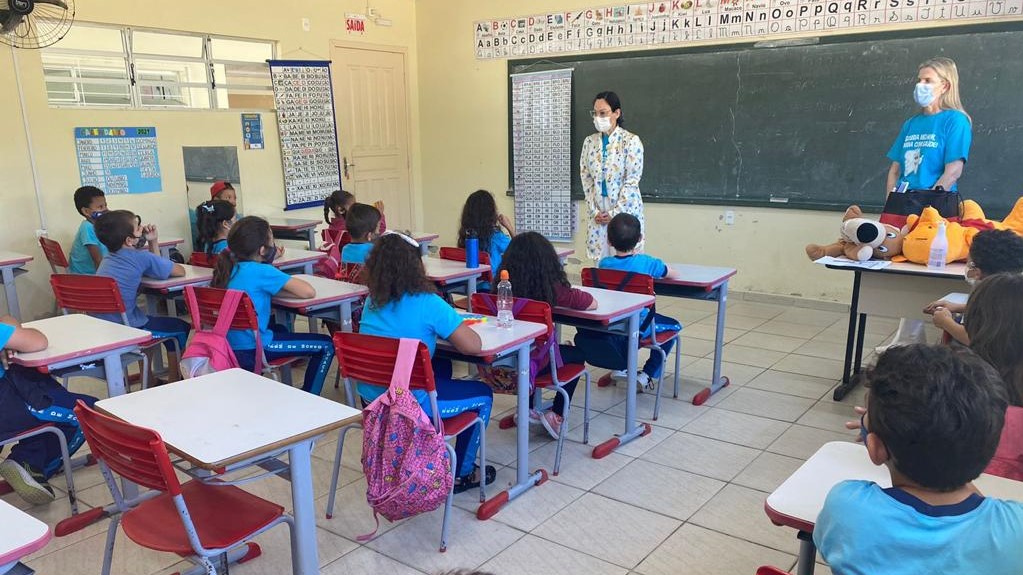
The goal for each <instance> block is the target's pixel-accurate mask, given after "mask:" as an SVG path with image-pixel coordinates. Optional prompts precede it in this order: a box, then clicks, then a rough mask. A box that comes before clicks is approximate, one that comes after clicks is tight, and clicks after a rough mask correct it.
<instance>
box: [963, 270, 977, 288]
mask: <svg viewBox="0 0 1023 575" xmlns="http://www.w3.org/2000/svg"><path fill="white" fill-rule="evenodd" d="M963 279H965V280H966V284H967V285H969V286H970V287H971V288H972V287H973V286H975V285H977V281H978V280H977V278H974V277H970V272H966V273H965V274H963Z"/></svg>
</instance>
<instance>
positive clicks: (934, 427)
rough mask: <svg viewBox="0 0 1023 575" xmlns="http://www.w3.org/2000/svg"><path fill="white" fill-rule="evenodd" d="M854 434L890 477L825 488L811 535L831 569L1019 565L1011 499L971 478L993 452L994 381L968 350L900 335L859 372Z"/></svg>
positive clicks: (1022, 541) (1022, 521) (1021, 536)
mask: <svg viewBox="0 0 1023 575" xmlns="http://www.w3.org/2000/svg"><path fill="white" fill-rule="evenodd" d="M867 382H868V386H869V387H870V391H869V393H868V396H867V413H866V414H865V415H864V417H863V419H862V420H861V421H862V425H863V428H862V431H861V433H862V435H864V436H865V437H866V439H865V443H866V448H867V453H869V455H870V460H871V461H873V462H874V464H876V465H885V466H886V467H888V471H889V473H890V474H891V478H892V487H890V488H887V489H885V488H882V487H881V486H879V485H878V484H876V483H873V482H871V481H843V482H841V483H839V484H837V485H835V487H833V488H832V489H831V492H830V493H829V494H828V497H827V499H826V500H825V502H824V507H823V509H822V510H821V513H820V515H819V516H818V518H817V523H816V525H815V527H814V531H813V540H814V543H815V544H816V545H817V548H818V549H820V552H821V555H823V556H824V559H825V560H827V562H828V563H829V564H830V566H831V570H832V571H833V572H834V573H836V575H850V574H860V573H885V574H886V575H901V574H903V573H905V574H910V573H914V574H915V573H983V574H984V575H1010V574H1015V575H1018V574H1019V573H1023V551H1021V550H1023V503H1019V502H1015V501H1002V500H999V499H994V498H991V497H984V496H983V494H981V493H980V492H979V491H978V490H977V488H976V487H974V485H973V483H972V481H973V480H974V479H976V478H977V476H979V475H980V474H981V472H982V471H983V470H984V468H985V467H986V466H987V464H988V462H989V461H990V460H991V457H992V456H993V455H994V453H995V449H996V447H997V446H998V441H999V438H1000V436H1001V431H1002V425H1003V422H1004V419H1005V410H1006V407H1007V405H1008V401H1007V400H1006V391H1005V384H1004V383H1003V382H1002V379H1001V377H999V375H998V372H996V371H995V370H994V368H992V367H991V366H990V365H988V364H987V363H985V362H984V361H983V360H981V359H980V358H979V357H977V356H976V355H974V354H973V353H972V352H969V351H961V352H960V351H956V350H954V349H952V348H950V347H948V346H926V345H908V346H904V347H893V348H891V349H889V350H888V351H886V352H885V353H884V354H883V355H882V356H881V357H880V358H879V359H878V362H877V365H876V367H874V369H873V370H872V371H871V372H869V374H868V376H867Z"/></svg>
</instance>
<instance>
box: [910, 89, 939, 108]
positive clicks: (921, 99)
mask: <svg viewBox="0 0 1023 575" xmlns="http://www.w3.org/2000/svg"><path fill="white" fill-rule="evenodd" d="M935 97H936V96H935V95H934V87H933V86H931V85H930V84H923V83H920V84H917V85H916V88H915V89H914V90H913V99H914V100H916V103H917V105H919V106H920V107H921V108H924V107H927V106H930V105H931V102H933V101H934V98H935Z"/></svg>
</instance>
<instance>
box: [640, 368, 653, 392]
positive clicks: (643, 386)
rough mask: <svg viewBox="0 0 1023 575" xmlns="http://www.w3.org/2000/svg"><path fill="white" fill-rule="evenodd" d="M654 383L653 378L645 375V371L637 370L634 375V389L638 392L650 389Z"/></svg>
mask: <svg viewBox="0 0 1023 575" xmlns="http://www.w3.org/2000/svg"><path fill="white" fill-rule="evenodd" d="M654 385H655V384H654V379H653V378H651V377H650V376H649V375H647V374H646V372H645V371H641V372H639V374H638V375H637V376H636V391H638V392H639V393H643V392H645V391H652V390H653V389H654Z"/></svg>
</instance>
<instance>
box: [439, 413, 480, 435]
mask: <svg viewBox="0 0 1023 575" xmlns="http://www.w3.org/2000/svg"><path fill="white" fill-rule="evenodd" d="M479 416H480V414H478V413H476V412H475V411H463V412H462V413H459V414H458V415H456V416H454V417H449V418H447V419H442V420H441V422H442V423H443V424H444V435H445V436H446V437H451V436H453V435H458V434H459V433H462V432H463V431H465V430H466V429H469V428H470V427H472V426H473V425H475V424H476V419H478V418H479Z"/></svg>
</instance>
